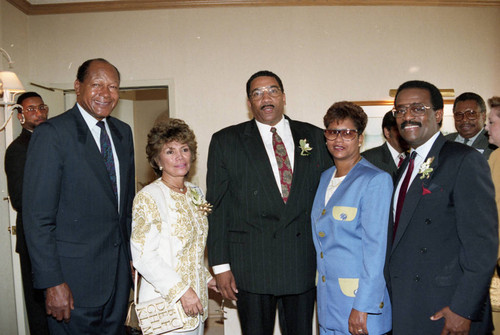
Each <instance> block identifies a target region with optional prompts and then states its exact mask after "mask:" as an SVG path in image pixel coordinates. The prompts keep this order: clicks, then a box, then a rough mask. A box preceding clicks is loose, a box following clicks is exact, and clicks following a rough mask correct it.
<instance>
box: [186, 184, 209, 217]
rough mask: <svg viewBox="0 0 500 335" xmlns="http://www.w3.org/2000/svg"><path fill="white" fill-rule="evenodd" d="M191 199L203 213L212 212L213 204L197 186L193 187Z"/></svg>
mask: <svg viewBox="0 0 500 335" xmlns="http://www.w3.org/2000/svg"><path fill="white" fill-rule="evenodd" d="M191 201H192V202H193V204H194V205H195V206H196V208H197V209H198V211H200V212H201V213H202V214H203V215H205V216H207V215H208V214H210V213H212V205H211V204H210V203H209V202H207V201H206V200H205V198H204V197H203V196H202V195H201V194H200V193H198V191H196V189H195V188H191Z"/></svg>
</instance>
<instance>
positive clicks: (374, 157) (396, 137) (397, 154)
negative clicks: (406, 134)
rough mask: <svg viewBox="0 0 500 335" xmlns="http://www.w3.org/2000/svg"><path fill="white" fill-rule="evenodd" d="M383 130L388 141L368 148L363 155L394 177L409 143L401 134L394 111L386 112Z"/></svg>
mask: <svg viewBox="0 0 500 335" xmlns="http://www.w3.org/2000/svg"><path fill="white" fill-rule="evenodd" d="M382 132H383V133H384V137H385V140H386V142H385V143H384V144H382V145H381V146H379V147H375V148H372V149H369V150H366V151H365V152H363V153H362V154H361V155H362V156H363V157H365V158H366V159H367V160H368V161H369V162H370V163H372V164H373V165H375V166H376V167H378V168H379V169H381V170H383V171H385V172H387V173H389V174H390V175H391V176H392V178H393V179H394V178H395V177H396V173H397V171H398V167H399V166H400V165H401V163H402V162H403V160H404V158H405V157H406V154H405V152H406V150H408V143H406V141H405V140H404V139H403V138H402V137H401V134H399V130H398V125H397V124H396V119H395V118H394V115H392V111H389V112H387V113H385V115H384V118H383V119H382Z"/></svg>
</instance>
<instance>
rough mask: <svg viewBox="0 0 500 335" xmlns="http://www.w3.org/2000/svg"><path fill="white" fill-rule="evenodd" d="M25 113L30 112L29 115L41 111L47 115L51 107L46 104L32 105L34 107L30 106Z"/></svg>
mask: <svg viewBox="0 0 500 335" xmlns="http://www.w3.org/2000/svg"><path fill="white" fill-rule="evenodd" d="M23 111H24V112H29V113H34V112H36V111H39V112H42V113H47V112H48V111H49V106H47V105H45V104H41V105H38V106H35V105H32V106H28V107H26V108H24V109H23Z"/></svg>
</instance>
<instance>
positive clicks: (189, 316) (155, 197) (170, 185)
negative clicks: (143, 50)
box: [130, 119, 215, 335]
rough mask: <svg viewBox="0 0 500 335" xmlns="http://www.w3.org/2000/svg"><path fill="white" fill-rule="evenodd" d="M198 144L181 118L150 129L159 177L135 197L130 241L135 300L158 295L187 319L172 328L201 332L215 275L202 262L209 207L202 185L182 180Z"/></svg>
mask: <svg viewBox="0 0 500 335" xmlns="http://www.w3.org/2000/svg"><path fill="white" fill-rule="evenodd" d="M196 146H197V145H196V140H195V136H194V133H193V131H192V130H191V129H190V128H189V127H188V125H187V124H185V123H184V122H183V121H182V120H178V119H170V120H169V121H168V122H164V123H160V124H158V125H156V126H155V127H153V128H152V129H151V131H150V132H149V134H148V144H147V146H146V153H147V156H148V160H149V162H150V164H151V166H152V167H153V169H154V170H155V172H156V173H157V174H158V175H159V176H160V178H158V179H157V180H155V181H154V182H152V183H151V184H149V185H147V186H146V187H144V188H143V189H142V190H141V191H140V192H139V193H138V194H137V195H136V197H135V199H134V206H133V213H132V216H133V218H132V237H131V241H130V244H131V250H132V259H133V263H134V267H135V268H136V269H137V271H139V273H140V274H141V275H142V277H141V283H140V289H139V302H142V301H148V300H151V299H154V298H157V297H159V296H161V297H163V298H165V299H166V300H167V302H168V303H169V304H174V303H175V304H178V306H179V307H182V308H179V309H180V310H182V311H183V312H184V313H185V315H184V318H185V323H184V327H182V328H180V329H178V330H176V331H174V332H173V333H181V332H182V334H193V335H194V334H196V335H201V334H203V329H204V321H205V320H206V319H207V316H208V290H207V286H208V287H210V288H212V289H215V280H214V279H213V278H212V277H211V275H210V273H209V271H208V270H207V268H206V267H205V265H204V251H205V244H206V239H207V232H208V221H207V217H206V215H207V214H208V212H209V211H210V207H209V205H208V204H207V203H206V201H205V196H204V194H203V192H202V191H201V189H200V188H199V187H198V186H195V185H193V184H192V183H190V182H187V181H186V180H185V177H186V175H187V174H188V172H189V169H190V167H191V163H192V162H193V161H194V160H195V157H196Z"/></svg>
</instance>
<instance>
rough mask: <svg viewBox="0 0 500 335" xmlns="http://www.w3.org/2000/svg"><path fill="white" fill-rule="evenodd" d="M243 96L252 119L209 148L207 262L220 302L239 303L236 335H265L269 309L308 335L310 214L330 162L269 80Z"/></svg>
mask: <svg viewBox="0 0 500 335" xmlns="http://www.w3.org/2000/svg"><path fill="white" fill-rule="evenodd" d="M247 96H248V107H249V108H250V109H251V111H252V113H253V116H254V119H253V120H251V121H247V122H244V123H241V124H238V125H235V126H231V127H228V128H225V129H223V130H221V131H219V132H217V133H216V134H214V135H213V137H212V141H211V143H210V149H209V155H208V172H207V200H208V201H209V202H210V203H212V204H213V205H214V208H213V213H212V214H211V215H210V216H209V233H208V255H209V262H210V265H211V266H212V267H213V270H214V273H215V274H216V280H217V286H218V288H219V290H220V291H221V293H222V295H223V296H224V298H226V299H232V300H238V313H239V317H240V322H241V327H242V331H243V334H259V335H260V334H262V335H266V334H272V333H273V328H274V322H275V315H276V305H277V304H278V306H279V308H280V324H281V325H282V326H283V327H284V328H285V329H283V331H284V333H285V334H301V335H306V334H310V333H311V332H312V322H311V321H312V315H313V306H314V300H315V283H314V278H315V274H316V262H315V252H314V245H313V242H312V237H311V219H310V215H311V206H312V202H313V200H314V195H315V192H316V188H317V186H318V182H319V178H320V175H321V172H322V171H323V170H325V169H326V168H327V167H329V166H331V165H332V161H331V158H330V156H329V154H328V153H327V151H326V146H325V139H324V136H323V132H322V131H321V129H319V128H317V127H315V126H313V125H310V124H308V123H303V122H298V121H293V120H291V119H290V118H288V117H286V116H284V107H285V103H286V97H285V93H284V90H283V84H282V82H281V80H280V78H279V77H278V76H277V75H276V74H274V73H272V72H269V71H260V72H257V73H255V74H254V75H252V76H251V77H250V79H249V80H248V82H247ZM273 131H275V133H276V134H277V135H274V133H273ZM300 140H306V142H307V144H308V145H309V147H310V148H312V149H311V150H308V149H307V148H306V147H307V145H306V144H305V143H304V142H302V145H300V142H299V141H300ZM273 141H274V144H273ZM301 147H302V149H301ZM275 150H276V152H275ZM282 318H283V319H284V320H281V319H282Z"/></svg>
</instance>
